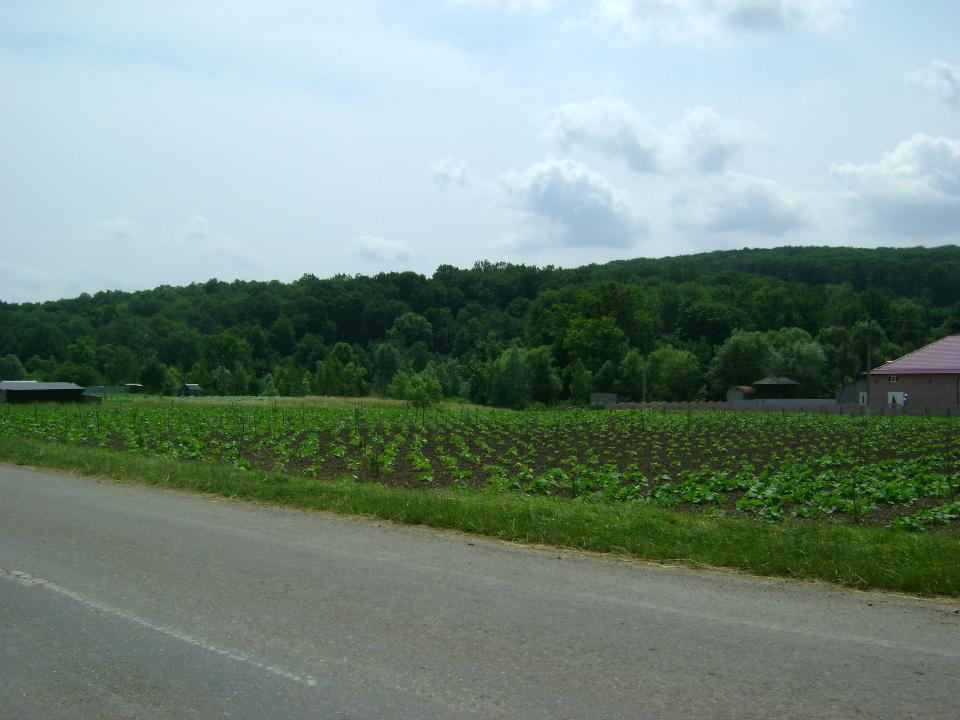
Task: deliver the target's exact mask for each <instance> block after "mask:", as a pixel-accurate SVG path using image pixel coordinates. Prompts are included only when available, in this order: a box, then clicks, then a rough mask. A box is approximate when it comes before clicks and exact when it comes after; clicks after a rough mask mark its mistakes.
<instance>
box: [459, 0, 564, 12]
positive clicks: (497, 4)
mask: <svg viewBox="0 0 960 720" xmlns="http://www.w3.org/2000/svg"><path fill="white" fill-rule="evenodd" d="M450 3H451V4H452V5H473V6H474V7H481V8H487V9H490V10H503V11H504V12H508V13H515V12H524V11H527V10H547V9H548V8H550V7H551V6H552V5H554V3H553V2H551V0H450Z"/></svg>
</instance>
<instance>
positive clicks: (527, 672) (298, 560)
mask: <svg viewBox="0 0 960 720" xmlns="http://www.w3.org/2000/svg"><path fill="white" fill-rule="evenodd" d="M958 608H960V601H956V602H943V601H920V600H915V599H911V598H905V597H897V596H892V595H883V594H874V593H856V592H850V591H845V590H839V589H835V588H830V587H825V586H819V585H814V584H807V583H799V582H790V581H778V580H766V579H757V578H750V577H742V576H738V575H735V574H732V573H722V572H713V571H696V570H689V569H682V568H669V567H659V566H654V565H646V564H642V563H631V562H623V561H617V560H612V559H604V558H598V557H592V556H586V555H580V554H576V553H568V552H560V551H556V550H548V549H538V548H528V547H519V546H515V545H509V544H506V543H501V542H497V541H492V540H484V539H480V538H472V537H467V536H463V535H458V534H453V533H444V532H435V531H430V530H425V529H421V528H406V527H396V526H392V525H389V524H386V523H382V522H379V523H378V522H376V521H368V520H350V519H343V518H337V517H333V516H329V515H325V514H320V513H306V512H299V511H288V510H281V509H277V508H271V507H258V506H254V505H249V504H241V503H234V502H228V501H217V500H214V499H209V498H202V497H198V496H192V495H188V494H184V493H179V492H174V491H165V490H158V489H154V488H145V487H134V486H126V485H119V484H114V483H110V482H98V481H96V480H92V479H84V478H76V477H72V476H68V475H60V474H53V473H46V472H38V471H33V470H27V469H23V468H15V467H11V466H3V465H0V718H4V719H7V718H10V719H14V718H16V719H20V718H23V719H26V720H34V719H36V720H58V719H60V718H64V719H66V718H69V719H70V720H84V719H85V718H91V719H92V718H97V719H98V720H109V719H112V718H178V719H179V718H221V717H222V718H251V719H262V718H311V719H315V718H376V719H388V718H452V719H460V718H463V719H467V718H584V719H586V718H631V719H641V718H804V719H806V718H896V719H897V720H899V719H901V718H949V719H950V720H957V718H960V614H954V613H953V612H952V611H953V610H955V609H958Z"/></svg>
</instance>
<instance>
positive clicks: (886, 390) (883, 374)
mask: <svg viewBox="0 0 960 720" xmlns="http://www.w3.org/2000/svg"><path fill="white" fill-rule="evenodd" d="M867 374H868V375H869V376H870V383H869V386H870V398H869V404H870V406H871V407H874V408H879V407H884V406H888V405H900V406H902V405H911V406H916V407H924V408H931V409H934V408H936V409H945V410H948V411H952V412H958V411H960V334H956V335H948V336H947V337H945V338H943V339H942V340H938V341H937V342H935V343H931V344H930V345H927V346H926V347H922V348H920V349H919V350H914V351H913V352H912V353H908V354H906V355H904V356H903V357H901V358H897V359H896V360H891V361H890V362H888V363H886V364H885V365H881V366H880V367H878V368H875V369H873V370H871V371H870V372H869V373H867Z"/></svg>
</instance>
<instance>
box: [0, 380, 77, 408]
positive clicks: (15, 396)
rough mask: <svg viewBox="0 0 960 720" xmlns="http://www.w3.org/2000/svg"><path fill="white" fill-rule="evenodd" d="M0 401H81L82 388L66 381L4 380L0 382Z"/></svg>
mask: <svg viewBox="0 0 960 720" xmlns="http://www.w3.org/2000/svg"><path fill="white" fill-rule="evenodd" d="M0 402H7V403H44V402H51V403H52V402H59V403H62V402H75V403H79V402H83V388H82V387H80V386H79V385H74V384H73V383H67V382H36V381H35V380H4V381H2V382H0Z"/></svg>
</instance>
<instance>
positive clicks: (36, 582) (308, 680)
mask: <svg viewBox="0 0 960 720" xmlns="http://www.w3.org/2000/svg"><path fill="white" fill-rule="evenodd" d="M0 578H3V579H5V580H11V581H13V582H17V583H20V584H21V585H27V586H29V587H39V588H43V589H44V590H51V591H53V592H55V593H57V594H58V595H62V596H64V597H67V598H70V599H71V600H74V601H76V602H79V603H82V604H84V605H86V606H87V607H91V608H93V609H95V610H99V611H100V612H103V613H107V614H109V615H114V616H116V617H119V618H123V619H124V620H129V621H130V622H133V623H136V624H137V625H140V626H141V627H145V628H147V629H149V630H153V631H154V632H158V633H162V634H164V635H167V636H169V637H172V638H175V639H177V640H181V641H183V642H185V643H188V644H190V645H193V646H194V647H198V648H201V649H203V650H208V651H210V652H213V653H216V654H217V655H221V656H223V657H225V658H228V659H230V660H234V661H236V662H240V663H244V664H246V665H251V666H253V667H255V668H259V669H260V670H265V671H266V672H269V673H272V674H273V675H278V676H280V677H282V678H285V679H286V680H292V681H293V682H297V683H301V684H303V685H308V686H310V687H317V686H318V685H319V684H320V681H319V680H317V679H316V678H315V677H313V676H312V675H304V674H302V673H301V674H298V673H293V672H290V671H288V670H284V669H283V668H281V667H277V666H276V665H268V664H267V663H265V662H261V661H260V660H258V659H257V658H255V657H253V656H251V655H247V654H246V653H242V652H239V651H237V650H228V649H227V648H222V647H219V646H217V645H214V644H213V643H211V642H208V641H206V640H203V639H202V638H198V637H194V636H193V635H188V634H187V633H185V632H181V631H180V630H177V629H176V628H172V627H169V626H167V625H157V624H156V623H152V622H150V621H149V620H146V619H145V618H142V617H140V616H138V615H134V614H133V613H131V612H127V611H126V610H121V609H120V608H115V607H111V606H109V605H104V604H103V603H101V602H98V601H96V600H92V599H91V598H87V597H84V596H83V595H81V594H79V593H76V592H74V591H73V590H68V589H67V588H65V587H61V586H60V585H57V584H56V583H52V582H50V581H49V580H43V579H42V578H37V577H33V576H31V575H28V574H27V573H25V572H21V571H19V570H4V569H3V568H2V567H0Z"/></svg>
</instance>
